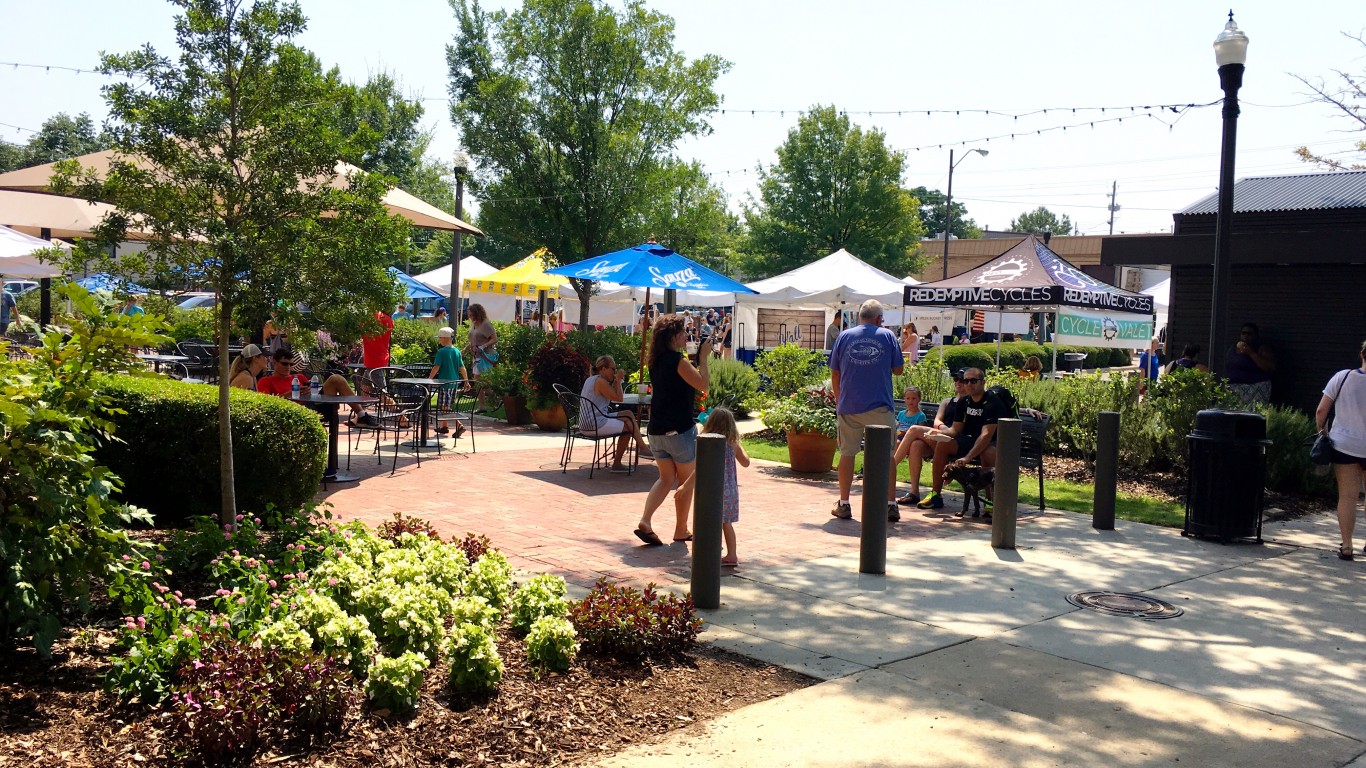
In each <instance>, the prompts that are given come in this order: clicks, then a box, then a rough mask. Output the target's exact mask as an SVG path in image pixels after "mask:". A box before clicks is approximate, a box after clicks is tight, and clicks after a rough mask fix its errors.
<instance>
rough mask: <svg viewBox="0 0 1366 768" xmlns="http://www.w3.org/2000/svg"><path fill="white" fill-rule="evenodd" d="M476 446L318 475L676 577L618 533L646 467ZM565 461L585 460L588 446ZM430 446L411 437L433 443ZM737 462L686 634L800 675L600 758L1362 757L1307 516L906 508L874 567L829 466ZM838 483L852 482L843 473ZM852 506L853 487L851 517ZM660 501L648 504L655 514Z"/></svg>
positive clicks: (644, 572)
mask: <svg viewBox="0 0 1366 768" xmlns="http://www.w3.org/2000/svg"><path fill="white" fill-rule="evenodd" d="M477 439H478V441H479V451H478V452H477V453H468V452H467V451H468V445H467V439H462V440H461V441H460V443H459V447H460V449H461V452H460V453H455V454H452V453H449V452H447V453H445V454H444V455H443V456H442V457H441V458H440V459H436V460H433V461H430V462H429V461H427V460H426V456H424V461H423V464H422V467H421V468H418V467H416V465H415V464H414V462H413V459H412V456H411V454H406V453H400V456H399V468H398V472H397V474H395V475H394V476H393V477H389V476H388V471H389V455H388V454H386V455H385V458H384V464H383V466H382V468H379V467H376V466H375V465H374V463H373V462H374V458H373V457H372V456H368V455H361V456H356V457H353V460H352V471H353V472H359V473H361V474H364V475H366V477H365V478H364V479H363V480H362V481H361V482H360V483H358V484H349V485H346V486H342V487H333V488H331V489H328V490H327V491H325V492H324V493H322V494H321V498H323V499H324V500H326V501H328V502H330V503H331V504H332V505H333V507H334V511H335V512H336V513H338V514H341V515H342V516H343V517H344V518H347V519H352V518H361V519H364V520H366V521H368V522H372V523H379V522H383V521H384V520H386V519H388V518H389V517H390V516H391V515H392V513H393V512H394V511H401V512H403V513H405V514H412V515H417V516H419V517H423V518H426V519H428V520H429V521H431V522H433V523H434V524H435V525H437V527H438V528H439V529H441V530H442V531H443V532H445V533H463V532H465V531H475V532H479V533H483V534H486V535H488V536H489V537H490V539H492V540H493V543H494V544H495V545H496V546H498V547H500V548H502V549H503V551H504V552H506V553H507V554H508V556H509V558H510V559H511V560H512V561H513V563H514V565H515V566H516V567H518V568H522V569H525V570H528V571H549V572H553V573H559V574H561V575H563V576H565V578H566V579H568V580H569V581H570V582H571V583H572V584H574V585H576V586H577V588H578V589H579V590H581V589H582V588H583V587H586V586H587V585H590V584H591V583H592V582H593V581H594V580H596V579H597V578H599V577H601V576H606V577H608V578H611V579H613V580H618V581H624V582H628V583H633V584H643V583H645V582H649V581H655V582H658V583H661V584H665V585H672V588H675V589H679V590H680V591H681V590H686V588H687V580H688V578H689V563H688V550H687V545H685V544H673V545H668V546H664V547H653V548H649V547H644V546H642V545H641V544H640V543H639V542H638V541H637V540H636V539H635V538H634V537H633V536H632V535H631V530H632V528H633V526H634V525H635V522H636V520H637V519H638V517H639V514H640V509H641V505H642V504H643V499H644V495H645V492H646V490H647V489H648V487H649V485H650V483H651V482H652V481H653V480H654V477H655V470H654V468H653V467H652V466H650V465H649V464H648V463H646V464H644V465H643V466H642V470H641V471H640V472H639V473H638V474H636V475H633V476H626V475H613V474H610V473H603V474H595V476H594V477H593V479H592V480H589V479H588V471H587V469H585V468H579V467H577V466H571V469H570V471H569V472H568V473H567V474H562V473H561V472H560V468H559V466H558V459H559V453H560V445H561V443H562V440H563V436H562V435H559V436H557V435H540V434H537V433H535V432H533V431H530V430H528V429H527V428H522V427H512V428H509V427H506V426H502V425H495V424H494V423H492V422H481V423H480V426H479V434H478V435H477ZM580 450H581V451H583V453H582V454H581V456H576V459H580V458H581V459H582V461H586V460H587V458H588V455H589V452H588V451H586V450H584V449H582V448H581V449H580ZM432 456H433V457H434V454H432ZM756 464H758V465H759V466H756V467H754V468H751V469H749V470H741V474H740V482H741V492H740V498H741V517H740V522H739V523H738V524H737V532H738V535H739V542H740V544H739V554H740V559H741V567H740V568H737V569H733V571H730V570H728V571H727V575H726V576H725V577H724V578H723V579H722V585H721V600H722V606H721V608H720V609H719V610H716V611H703V612H702V615H703V617H704V619H705V620H706V622H707V626H706V629H705V631H704V633H703V640H705V641H707V642H711V643H713V644H715V645H717V646H719V647H723V648H727V649H731V650H735V651H738V652H740V653H744V654H746V655H749V656H753V657H755V658H759V659H762V660H765V661H768V662H770V663H774V664H779V665H782V666H785V667H788V668H791V669H796V670H799V671H802V672H804V673H806V674H808V675H811V676H812V677H815V678H817V679H819V680H821V681H823V682H821V683H819V684H817V685H813V686H811V687H810V688H807V689H805V690H802V691H799V692H796V693H793V694H789V695H787V696H783V697H780V698H778V699H774V700H772V701H769V702H765V703H763V704H758V705H754V706H750V707H746V708H744V709H741V710H737V711H735V712H732V713H729V714H727V715H724V716H722V717H720V718H718V719H716V720H713V721H710V722H707V723H702V724H697V725H694V726H691V727H689V728H686V729H684V730H682V731H678V732H675V733H673V734H671V735H670V736H669V737H668V738H666V739H665V740H664V741H663V742H660V743H651V744H642V745H639V746H638V747H634V748H632V749H630V750H628V751H626V752H624V753H621V754H618V755H615V756H613V757H611V758H609V759H606V760H604V761H602V763H601V765H604V766H675V765H676V766H683V765H688V766H748V765H764V766H784V765H791V766H836V765H838V766H847V765H869V766H872V765H878V766H883V765H885V766H922V765H923V766H946V765H965V766H966V765H973V766H976V765H999V766H1053V765H1059V766H1099V765H1107V766H1108V765H1117V766H1147V765H1181V764H1184V765H1196V766H1286V765H1294V766H1306V767H1307V766H1325V767H1326V766H1341V765H1346V764H1351V765H1353V766H1355V767H1357V768H1360V767H1361V766H1366V758H1363V757H1362V756H1363V753H1366V717H1363V716H1362V713H1363V712H1366V611H1364V610H1363V609H1362V607H1361V594H1362V587H1363V585H1366V579H1364V578H1363V572H1362V568H1363V563H1362V562H1361V561H1358V562H1355V563H1348V562H1341V561H1339V560H1338V559H1337V558H1336V557H1335V556H1334V555H1333V552H1332V547H1333V546H1334V545H1335V543H1336V540H1337V536H1336V526H1335V524H1334V523H1333V521H1332V519H1331V517H1330V516H1328V515H1319V516H1310V517H1306V518H1301V519H1299V520H1295V521H1289V522H1278V523H1270V524H1268V526H1267V530H1266V540H1267V543H1266V544H1265V545H1263V546H1255V545H1230V546H1223V545H1220V544H1216V543H1211V542H1202V541H1195V540H1191V539H1187V538H1184V537H1182V536H1181V535H1180V533H1179V531H1175V530H1172V529H1164V528H1157V527H1153V526H1146V525H1139V524H1131V523H1125V522H1123V521H1121V522H1120V523H1119V524H1118V526H1117V530H1115V531H1104V532H1102V531H1094V530H1092V529H1091V528H1090V525H1089V522H1090V521H1089V517H1087V516H1084V515H1078V514H1074V513H1066V512H1053V511H1050V512H1048V513H1046V514H1037V513H1032V514H1027V515H1024V516H1022V518H1021V521H1020V527H1019V532H1018V548H1017V549H1016V550H1013V551H1002V550H994V549H992V548H991V546H990V544H989V540H990V531H989V529H988V527H987V526H986V525H985V524H982V523H975V522H972V521H964V520H959V519H957V518H955V517H953V515H952V510H954V509H955V508H956V501H957V500H956V499H955V498H954V497H952V496H950V497H949V499H948V510H949V511H948V514H945V512H944V511H943V510H940V511H937V512H935V513H934V514H928V513H925V512H922V511H920V510H915V509H903V522H902V523H899V524H896V525H892V526H889V530H890V535H889V540H888V550H887V574H886V575H885V576H869V575H860V574H859V573H858V567H857V566H858V547H859V538H858V532H859V524H858V521H857V519H855V520H852V521H841V520H835V519H834V518H832V517H830V515H829V513H828V509H829V507H830V506H831V504H832V503H833V501H834V498H835V496H836V487H835V483H834V481H833V473H832V475H831V478H830V479H829V480H812V479H809V478H803V477H799V476H796V475H793V474H791V473H790V472H788V471H787V470H786V469H785V468H783V467H779V466H774V465H765V464H764V463H762V462H756ZM856 498H857V487H856ZM857 511H858V503H857V500H856V501H855V512H856V518H857ZM671 520H672V508H671V507H669V506H666V508H665V509H664V510H663V512H661V513H660V514H659V515H657V516H656V518H655V523H656V525H655V527H656V529H657V530H659V531H660V532H661V535H664V534H667V533H668V531H669V525H670V524H671ZM1081 590H1115V591H1121V592H1133V593H1142V594H1145V595H1148V596H1151V597H1155V598H1158V599H1161V600H1164V601H1167V602H1169V603H1172V604H1173V605H1175V606H1177V607H1180V608H1182V609H1183V610H1184V611H1185V613H1184V615H1182V616H1180V617H1177V618H1172V619H1165V620H1160V621H1156V620H1140V619H1135V618H1128V617H1117V616H1109V615H1104V614H1101V613H1096V612H1093V611H1089V610H1085V609H1079V608H1076V607H1074V606H1073V605H1071V604H1069V603H1068V602H1067V601H1066V597H1067V595H1069V594H1071V593H1074V592H1078V591H1081Z"/></svg>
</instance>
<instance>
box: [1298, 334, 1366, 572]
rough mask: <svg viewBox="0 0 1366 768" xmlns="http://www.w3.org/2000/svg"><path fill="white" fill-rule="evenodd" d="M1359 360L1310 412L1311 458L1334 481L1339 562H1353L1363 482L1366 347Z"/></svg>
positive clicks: (1365, 469) (1338, 375) (1339, 374)
mask: <svg viewBox="0 0 1366 768" xmlns="http://www.w3.org/2000/svg"><path fill="white" fill-rule="evenodd" d="M1360 359H1361V367H1359V368H1348V369H1347V370H1345V371H1338V372H1337V373H1335V374H1333V378H1331V379H1329V380H1328V386H1326V387H1324V388H1323V399H1322V400H1320V401H1319V407H1318V409H1317V410H1316V411H1315V412H1314V423H1315V425H1316V426H1318V429H1319V439H1318V440H1317V441H1316V442H1315V445H1314V451H1313V453H1314V454H1316V455H1314V456H1311V458H1314V459H1315V460H1316V461H1319V462H1320V463H1323V462H1322V459H1323V458H1326V459H1328V463H1331V464H1332V465H1333V473H1334V475H1335V476H1336V478H1337V483H1338V530H1339V531H1340V532H1341V534H1342V543H1341V544H1339V545H1338V558H1339V559H1341V560H1353V559H1355V556H1354V555H1353V554H1352V532H1353V529H1354V528H1356V515H1357V494H1359V493H1360V492H1361V488H1362V483H1363V481H1366V343H1362V345H1361V353H1360ZM1324 438H1327V442H1326V444H1325V440H1324Z"/></svg>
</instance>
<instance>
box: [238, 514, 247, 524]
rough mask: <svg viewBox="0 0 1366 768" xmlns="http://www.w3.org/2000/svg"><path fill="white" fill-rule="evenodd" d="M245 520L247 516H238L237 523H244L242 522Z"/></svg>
mask: <svg viewBox="0 0 1366 768" xmlns="http://www.w3.org/2000/svg"><path fill="white" fill-rule="evenodd" d="M245 519H247V518H246V516H245V515H238V516H237V522H239V523H240V522H242V521H243V520H245Z"/></svg>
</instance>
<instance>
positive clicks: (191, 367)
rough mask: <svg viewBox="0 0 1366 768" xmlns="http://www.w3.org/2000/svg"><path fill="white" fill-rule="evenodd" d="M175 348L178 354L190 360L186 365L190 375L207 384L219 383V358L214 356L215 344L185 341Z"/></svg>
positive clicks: (191, 340) (192, 340)
mask: <svg viewBox="0 0 1366 768" xmlns="http://www.w3.org/2000/svg"><path fill="white" fill-rule="evenodd" d="M175 347H176V351H177V352H179V353H180V354H182V355H184V356H185V357H187V358H189V359H188V360H186V361H185V363H184V365H185V369H186V371H187V372H188V373H189V374H190V375H192V376H194V377H195V378H197V379H201V380H203V381H207V382H216V381H218V356H217V355H216V354H214V346H213V342H210V341H205V340H203V339H185V340H184V341H182V342H179V343H177V344H176V345H175Z"/></svg>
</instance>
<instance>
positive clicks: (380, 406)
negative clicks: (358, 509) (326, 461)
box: [347, 366, 425, 475]
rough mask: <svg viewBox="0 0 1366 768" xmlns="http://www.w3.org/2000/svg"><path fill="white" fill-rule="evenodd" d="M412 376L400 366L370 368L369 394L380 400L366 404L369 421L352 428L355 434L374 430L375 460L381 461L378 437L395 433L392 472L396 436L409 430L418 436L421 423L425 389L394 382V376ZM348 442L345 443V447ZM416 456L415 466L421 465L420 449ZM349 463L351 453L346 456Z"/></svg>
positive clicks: (394, 467) (358, 434)
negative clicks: (367, 405) (370, 391)
mask: <svg viewBox="0 0 1366 768" xmlns="http://www.w3.org/2000/svg"><path fill="white" fill-rule="evenodd" d="M404 378H411V376H410V374H409V372H408V371H407V370H405V369H403V368H397V367H393V366H390V367H386V368H374V369H372V370H371V371H370V384H371V390H372V394H374V396H375V397H376V398H378V400H379V402H376V403H374V404H373V405H371V406H369V408H368V409H367V412H368V413H369V414H370V420H369V423H366V422H364V421H363V422H361V423H359V424H357V425H355V426H353V427H352V433H353V434H355V435H356V436H357V439H358V440H359V436H360V435H362V434H364V433H365V432H374V433H375V463H376V464H378V463H381V462H382V461H383V459H382V457H381V456H380V442H381V436H382V435H383V434H384V433H386V432H387V433H392V434H393V436H394V460H393V464H392V466H391V467H390V469H389V474H390V475H392V474H394V472H396V471H397V470H398V447H399V446H398V443H399V438H400V437H402V436H403V434H405V433H407V432H411V433H412V435H413V439H414V440H416V439H417V436H418V430H417V428H418V426H419V423H420V422H421V416H420V413H421V410H422V398H423V397H424V396H425V392H424V390H423V389H422V388H421V387H415V386H412V385H404V384H394V383H393V382H392V380H393V379H404ZM347 450H348V451H349V450H350V445H349V442H348V448H347ZM414 453H415V454H416V455H417V465H418V466H419V467H421V466H422V452H421V451H420V450H418V451H414ZM347 463H348V466H349V464H350V456H349V455H348V457H347Z"/></svg>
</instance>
